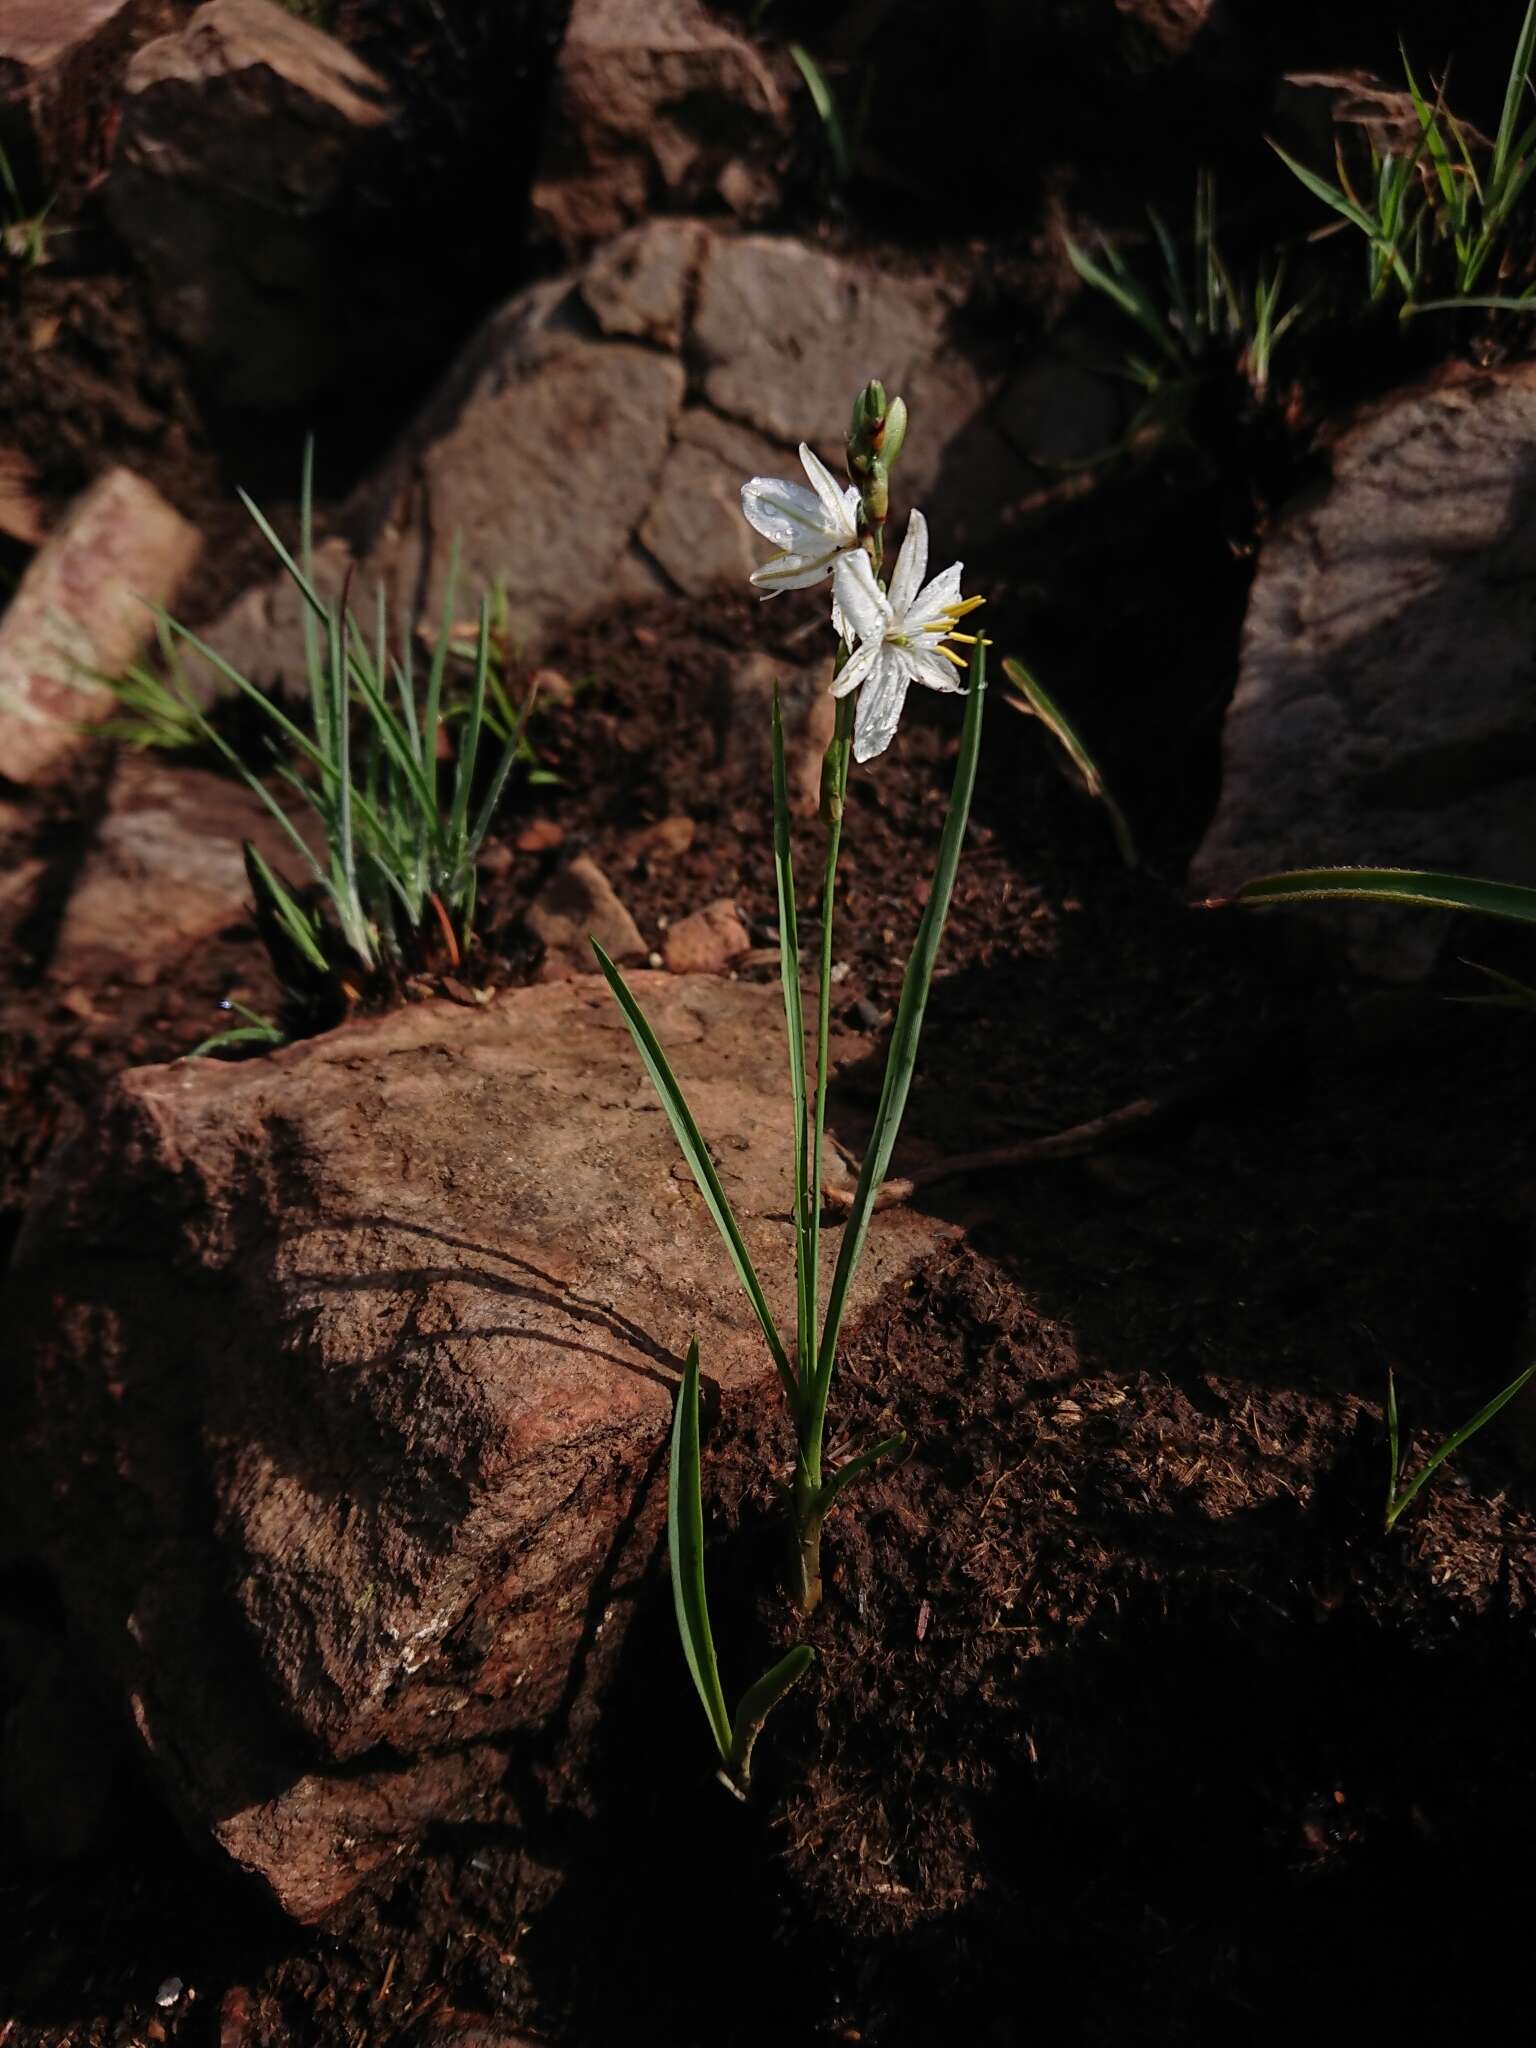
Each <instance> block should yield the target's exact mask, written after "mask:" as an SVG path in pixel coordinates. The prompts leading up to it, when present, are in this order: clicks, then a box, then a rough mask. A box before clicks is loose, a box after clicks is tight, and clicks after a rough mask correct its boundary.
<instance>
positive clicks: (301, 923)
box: [245, 840, 331, 974]
mask: <svg viewBox="0 0 1536 2048" xmlns="http://www.w3.org/2000/svg"><path fill="white" fill-rule="evenodd" d="M245 858H246V863H247V866H248V867H250V868H251V869H254V871H255V873H256V874H257V875H258V876H259V877H260V881H261V886H262V888H263V889H264V890H265V891H266V892H267V896H268V897H269V899H270V901H271V904H272V908H273V910H274V911H275V912H276V914H277V916H278V918H279V919H280V920H281V922H282V925H283V929H284V930H285V931H286V932H287V934H288V936H289V938H290V939H291V940H292V941H293V943H294V945H295V946H296V947H297V948H298V950H299V952H300V953H302V954H303V956H304V958H305V960H306V961H307V962H308V963H309V965H310V966H311V967H314V968H316V969H318V971H319V972H320V973H321V974H329V972H330V967H331V963H330V962H329V961H328V960H327V959H326V957H325V955H324V954H323V953H322V952H321V950H320V948H319V946H318V945H317V944H316V941H315V929H314V926H313V924H312V923H311V922H310V920H309V919H308V918H307V917H306V916H305V915H304V912H303V911H302V910H301V909H300V908H299V906H298V904H297V903H296V902H295V901H294V899H293V897H292V896H290V895H289V893H288V891H287V890H286V889H285V888H284V887H283V885H282V883H281V882H280V881H279V880H278V879H277V876H276V875H275V874H273V872H272V870H271V868H270V867H269V866H268V865H267V863H266V861H264V860H263V859H262V857H261V854H260V852H259V850H258V849H257V848H256V847H255V846H254V845H252V843H251V841H250V840H247V841H246V842H245Z"/></svg>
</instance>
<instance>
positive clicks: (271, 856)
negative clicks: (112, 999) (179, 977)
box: [49, 751, 317, 988]
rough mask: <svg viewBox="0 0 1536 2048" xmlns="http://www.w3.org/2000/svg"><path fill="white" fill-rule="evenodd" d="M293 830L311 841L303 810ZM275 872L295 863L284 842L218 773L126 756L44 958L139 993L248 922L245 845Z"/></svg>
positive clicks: (70, 972)
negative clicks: (210, 942)
mask: <svg viewBox="0 0 1536 2048" xmlns="http://www.w3.org/2000/svg"><path fill="white" fill-rule="evenodd" d="M295 828H296V829H297V830H299V831H300V833H301V835H302V836H303V837H304V838H305V839H306V840H307V841H308V842H310V843H311V844H313V843H315V841H316V837H317V831H316V821H315V819H314V816H313V814H312V813H311V812H309V811H306V810H300V811H298V812H297V813H296V816H295ZM247 839H249V840H251V841H252V842H253V843H254V844H255V846H256V847H257V849H258V850H259V851H260V853H261V854H262V855H263V857H264V858H265V859H266V860H267V861H268V862H269V863H270V864H271V865H272V866H273V867H275V868H276V869H277V871H278V873H279V874H290V875H291V874H292V873H294V871H295V870H296V869H297V867H298V865H299V863H298V859H297V855H296V853H295V850H294V847H293V843H292V841H291V840H290V839H289V838H288V836H287V834H286V833H285V832H284V831H283V829H282V827H281V826H280V825H279V824H278V822H277V820H276V819H275V818H274V817H273V816H272V813H271V812H270V811H269V810H268V809H267V807H266V805H265V804H264V803H262V801H261V799H260V798H259V797H258V796H257V795H256V793H255V791H254V790H251V789H248V788H246V786H245V785H244V784H243V783H240V782H236V781H235V780H234V779H233V778H232V777H230V776H227V775H214V774H210V773H209V771H208V770H207V769H205V768H186V767H182V766H180V765H179V764H175V763H172V762H168V761H167V760H166V758H165V756H164V755H163V754H158V753H156V752H154V751H149V752H145V753H132V752H125V753H124V754H122V755H121V757H120V758H119V760H118V762H117V764H116V766H115V767H114V768H113V771H112V780H111V783H110V785H109V787H108V790H107V802H106V807H105V810H104V811H103V813H102V816H101V819H100V822H99V823H98V824H97V826H96V830H95V833H94V836H93V838H92V841H91V845H90V847H89V850H88V851H87V853H86V856H85V859H84V862H83V863H82V865H81V869H80V874H79V877H78V879H77V880H76V882H75V885H74V887H73V889H72V890H71V891H70V897H69V902H68V905H67V906H66V908H65V912H64V916H63V919H62V921H61V923H60V926H59V935H58V938H57V940H56V942H55V944H54V949H53V954H52V957H51V959H50V962H49V975H50V978H51V979H52V980H54V981H56V982H70V983H75V982H78V983H83V984H84V985H86V986H87V987H91V988H97V987H100V986H101V985H102V984H103V983H106V982H112V981H129V982H136V983H139V984H141V985H143V986H148V985H150V984H152V983H154V982H157V981H161V980H163V979H165V978H166V977H167V976H168V975H169V974H171V973H172V972H174V970H175V969H176V968H177V967H179V966H180V965H181V963H182V962H183V961H184V960H185V959H186V957H187V956H188V954H189V953H191V951H192V950H193V949H194V948H195V947H197V946H199V945H201V944H204V943H206V941H208V940H209V939H211V938H213V937H214V936H215V935H216V934H217V933H218V932H220V931H221V930H223V929H224V928H225V927H226V926H229V925H236V924H248V923H249V922H250V920H251V916H252V905H251V888H250V883H249V881H248V880H247V878H246V873H245V857H244V853H243V851H242V848H243V843H244V842H245V841H246V840H247Z"/></svg>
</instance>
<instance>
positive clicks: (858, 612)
mask: <svg viewBox="0 0 1536 2048" xmlns="http://www.w3.org/2000/svg"><path fill="white" fill-rule="evenodd" d="M927 569H928V522H927V520H926V519H924V517H923V515H922V513H921V512H914V513H913V514H912V516H911V518H910V519H909V520H908V521H907V531H906V537H905V539H904V540H903V541H902V543H901V553H900V554H899V555H898V556H897V557H896V569H895V573H894V574H893V575H892V577H891V588H890V593H889V595H887V593H886V592H885V591H883V590H882V589H881V588H880V585H879V584H878V583H877V582H876V581H875V572H874V569H873V568H872V567H871V565H870V560H869V556H868V555H867V554H865V553H864V552H863V550H862V549H861V550H860V551H859V553H858V554H856V555H855V554H847V555H842V556H840V557H839V559H838V562H837V565H836V567H835V569H834V571H833V575H832V591H833V596H834V599H835V601H836V607H837V610H838V612H839V613H840V614H841V616H842V619H843V622H844V630H845V636H846V637H847V638H849V639H851V640H854V641H856V642H857V643H858V646H857V651H856V652H855V653H854V654H852V655H850V657H849V659H848V661H847V662H846V663H845V664H844V667H843V671H842V674H841V675H840V676H839V677H838V678H837V680H836V682H834V683H833V685H832V694H833V696H834V697H846V696H847V695H848V692H849V691H850V690H858V691H859V692H860V695H859V705H858V711H857V714H856V715H855V718H854V725H853V758H854V759H855V760H856V761H872V760H873V759H874V757H875V756H876V754H883V753H884V752H885V750H886V748H887V747H888V746H889V745H890V744H891V741H892V740H893V739H894V738H895V737H896V727H897V725H898V724H899V723H900V720H901V708H902V706H903V705H904V704H905V703H906V701H907V689H908V686H909V685H910V684H912V683H914V682H916V683H926V684H927V685H928V687H929V689H930V690H961V689H963V688H964V687H965V686H964V684H963V683H962V682H961V681H960V679H959V677H957V675H956V674H955V671H956V669H959V670H961V671H962V672H963V671H964V669H965V666H966V664H965V662H964V661H963V660H962V659H961V657H960V656H959V655H958V654H956V653H955V652H954V651H953V649H951V648H950V647H948V646H946V645H945V642H946V641H948V640H960V641H964V642H966V643H968V644H969V643H970V642H971V640H972V637H973V636H972V635H971V634H969V633H959V632H956V630H955V629H956V627H957V626H958V625H959V623H960V621H961V619H963V618H964V617H965V615H966V613H967V612H972V611H974V610H975V609H976V607H977V606H978V605H979V604H981V603H982V602H983V600H982V599H981V598H979V597H968V598H962V597H961V595H960V569H961V564H960V563H959V562H951V564H950V565H949V567H948V568H947V569H946V570H945V571H944V572H943V574H942V575H939V576H935V577H934V579H933V581H932V582H931V583H930V584H928V585H927V587H926V588H922V589H920V588H919V585H920V584H921V583H922V581H923V577H924V575H925V574H926V573H927Z"/></svg>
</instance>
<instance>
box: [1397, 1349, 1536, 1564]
mask: <svg viewBox="0 0 1536 2048" xmlns="http://www.w3.org/2000/svg"><path fill="white" fill-rule="evenodd" d="M1533 1373H1536V1365H1528V1366H1527V1367H1526V1368H1525V1371H1524V1372H1522V1373H1518V1374H1517V1375H1516V1376H1515V1378H1514V1379H1512V1380H1511V1381H1510V1383H1509V1385H1508V1386H1507V1387H1501V1388H1500V1389H1499V1391H1498V1393H1496V1394H1495V1395H1494V1397H1493V1399H1492V1400H1491V1401H1486V1402H1484V1404H1483V1406H1482V1407H1481V1408H1479V1409H1478V1411H1477V1413H1476V1414H1475V1415H1474V1416H1473V1417H1472V1419H1471V1420H1470V1422H1464V1423H1463V1424H1462V1425H1461V1427H1460V1429H1458V1430H1455V1431H1454V1432H1453V1433H1452V1434H1451V1435H1450V1436H1448V1437H1447V1438H1446V1440H1445V1442H1444V1443H1443V1444H1441V1445H1440V1447H1439V1449H1438V1450H1436V1451H1434V1452H1433V1453H1432V1454H1431V1456H1430V1457H1429V1458H1428V1460H1427V1461H1426V1462H1425V1464H1424V1465H1423V1467H1422V1468H1421V1469H1420V1470H1419V1471H1418V1472H1416V1473H1415V1474H1414V1477H1413V1479H1412V1480H1411V1482H1410V1483H1409V1484H1408V1485H1407V1486H1405V1487H1404V1488H1403V1490H1402V1492H1401V1493H1399V1492H1398V1491H1397V1489H1396V1483H1395V1481H1394V1486H1393V1494H1392V1500H1391V1503H1390V1505H1389V1506H1388V1509H1387V1527H1388V1528H1389V1529H1390V1528H1392V1527H1393V1526H1394V1525H1395V1524H1396V1522H1397V1519H1398V1517H1399V1516H1400V1515H1401V1514H1402V1512H1403V1510H1404V1509H1405V1508H1407V1507H1409V1506H1411V1505H1412V1503H1413V1501H1414V1500H1415V1499H1416V1498H1417V1497H1418V1495H1419V1493H1420V1491H1421V1489H1422V1488H1423V1486H1424V1485H1425V1483H1426V1481H1427V1480H1429V1479H1431V1478H1432V1477H1433V1476H1434V1474H1435V1473H1436V1472H1438V1471H1439V1469H1440V1467H1441V1466H1442V1465H1443V1464H1444V1463H1445V1461H1446V1459H1447V1458H1449V1457H1451V1456H1452V1455H1453V1454H1454V1453H1455V1452H1457V1451H1459V1450H1460V1449H1461V1447H1462V1445H1463V1444H1464V1443H1465V1442H1466V1441H1467V1439H1468V1438H1469V1437H1474V1436H1476V1435H1477V1432H1478V1431H1479V1430H1480V1429H1481V1428H1482V1427H1483V1426H1484V1424H1485V1423H1489V1422H1492V1420H1493V1418H1494V1417H1495V1415H1497V1414H1498V1412H1499V1410H1500V1409H1501V1408H1503V1407H1506V1406H1507V1405H1508V1404H1509V1402H1511V1401H1513V1399H1514V1398H1515V1396H1516V1394H1518V1393H1519V1392H1520V1390H1521V1389H1522V1388H1523V1387H1524V1386H1526V1385H1527V1384H1528V1383H1529V1381H1530V1379H1531V1376H1532V1374H1533ZM1394 1398H1395V1397H1394Z"/></svg>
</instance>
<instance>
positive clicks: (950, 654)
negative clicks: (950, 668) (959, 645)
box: [935, 646, 970, 668]
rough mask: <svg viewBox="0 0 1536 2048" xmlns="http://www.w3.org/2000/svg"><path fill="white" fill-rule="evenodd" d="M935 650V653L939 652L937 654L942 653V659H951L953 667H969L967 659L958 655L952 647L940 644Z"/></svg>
mask: <svg viewBox="0 0 1536 2048" xmlns="http://www.w3.org/2000/svg"><path fill="white" fill-rule="evenodd" d="M935 651H936V652H937V653H939V654H942V655H943V657H944V659H945V660H946V661H952V662H953V663H954V664H955V667H956V668H969V667H970V663H969V662H968V661H966V660H965V659H964V658H963V657H962V656H960V655H958V654H956V652H955V650H954V649H953V647H942V646H941V647H939V648H938V649H936V650H935Z"/></svg>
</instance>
